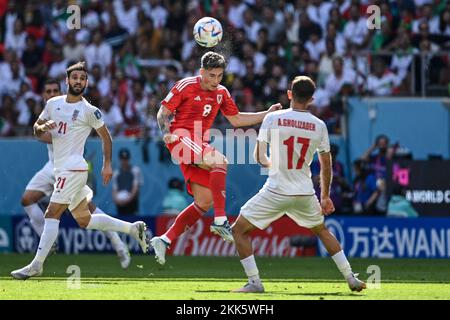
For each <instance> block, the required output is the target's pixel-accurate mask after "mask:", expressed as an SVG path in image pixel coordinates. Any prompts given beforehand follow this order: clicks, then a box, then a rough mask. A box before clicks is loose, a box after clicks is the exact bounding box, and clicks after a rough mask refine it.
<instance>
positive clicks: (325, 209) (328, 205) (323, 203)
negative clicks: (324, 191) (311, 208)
mask: <svg viewBox="0 0 450 320" xmlns="http://www.w3.org/2000/svg"><path fill="white" fill-rule="evenodd" d="M320 207H321V208H322V214H323V215H325V216H328V215H329V214H332V213H333V212H334V204H333V201H332V200H331V199H330V198H322V199H320Z"/></svg>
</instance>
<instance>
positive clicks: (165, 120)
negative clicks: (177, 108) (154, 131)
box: [156, 105, 178, 144]
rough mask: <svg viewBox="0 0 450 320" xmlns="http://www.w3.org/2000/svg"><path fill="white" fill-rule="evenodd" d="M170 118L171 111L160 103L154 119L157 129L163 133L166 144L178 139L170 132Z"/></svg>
mask: <svg viewBox="0 0 450 320" xmlns="http://www.w3.org/2000/svg"><path fill="white" fill-rule="evenodd" d="M171 118H172V111H170V110H169V108H167V107H165V106H163V105H161V107H160V108H159V110H158V115H157V116H156V119H157V121H158V126H159V129H161V132H162V133H163V140H164V142H165V143H166V144H169V143H172V142H175V141H177V140H178V137H177V136H176V135H174V134H171V133H170V121H171Z"/></svg>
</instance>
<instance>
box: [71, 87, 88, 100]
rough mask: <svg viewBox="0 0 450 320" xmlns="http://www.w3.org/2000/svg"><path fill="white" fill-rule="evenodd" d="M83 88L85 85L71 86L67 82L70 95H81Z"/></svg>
mask: <svg viewBox="0 0 450 320" xmlns="http://www.w3.org/2000/svg"><path fill="white" fill-rule="evenodd" d="M85 88H86V86H84V87H76V88H75V87H73V86H71V85H70V84H69V93H70V94H71V95H73V96H76V97H78V96H81V95H82V94H83V92H84V89H85Z"/></svg>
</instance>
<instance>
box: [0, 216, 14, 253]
mask: <svg viewBox="0 0 450 320" xmlns="http://www.w3.org/2000/svg"><path fill="white" fill-rule="evenodd" d="M12 240H13V237H12V228H11V219H10V217H2V216H0V252H11V251H12Z"/></svg>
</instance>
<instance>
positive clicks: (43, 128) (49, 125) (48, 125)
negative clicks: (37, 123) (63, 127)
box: [41, 120, 57, 132]
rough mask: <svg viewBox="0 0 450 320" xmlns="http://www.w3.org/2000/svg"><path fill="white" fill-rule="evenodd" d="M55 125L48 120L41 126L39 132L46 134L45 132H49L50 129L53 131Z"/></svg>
mask: <svg viewBox="0 0 450 320" xmlns="http://www.w3.org/2000/svg"><path fill="white" fill-rule="evenodd" d="M56 127H57V126H56V123H55V121H53V120H48V121H46V122H45V123H44V124H43V125H42V126H41V131H43V132H46V131H50V130H52V129H55V128H56Z"/></svg>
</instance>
